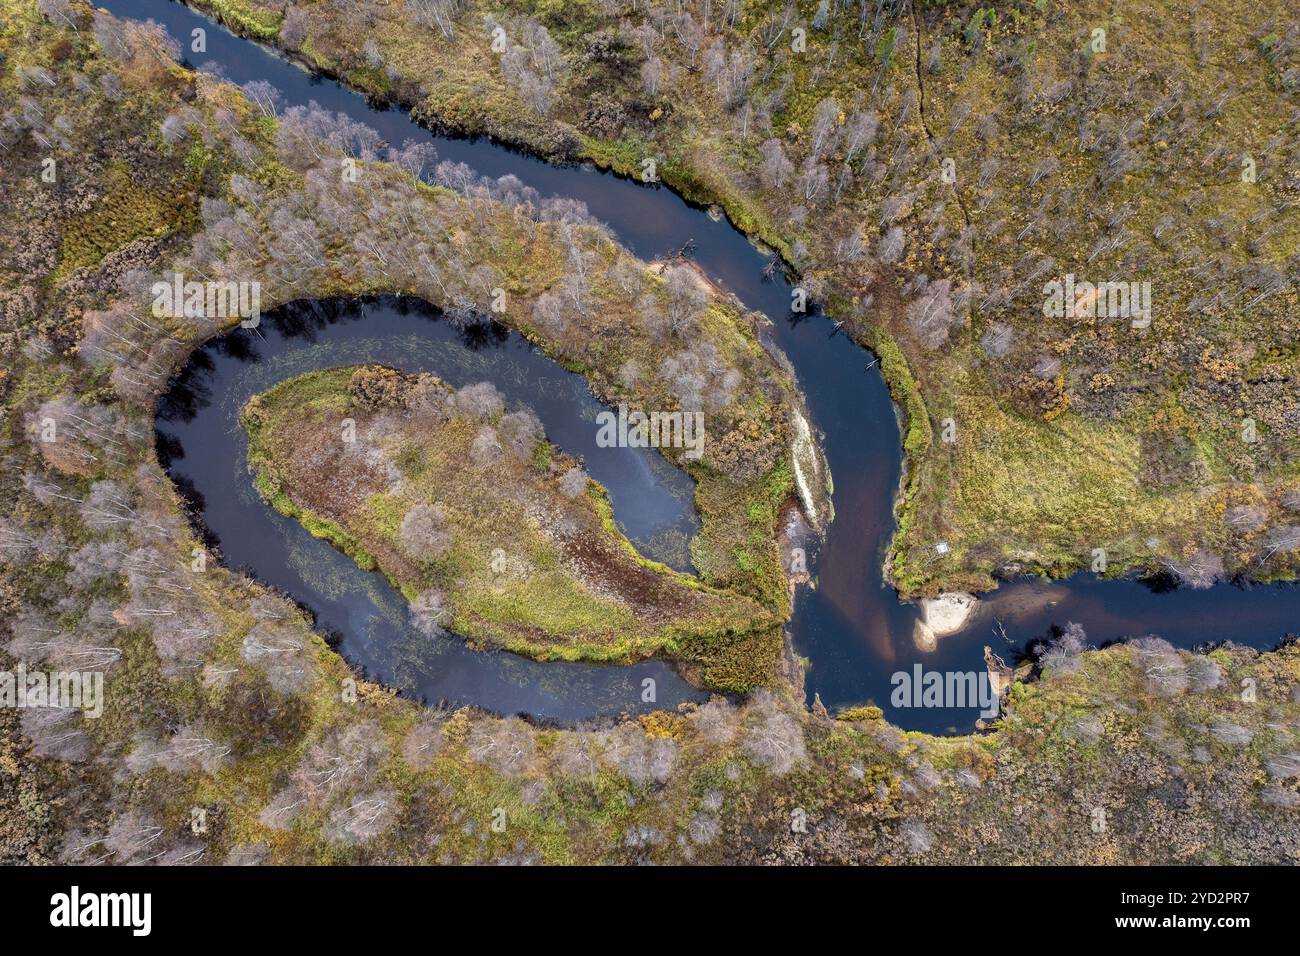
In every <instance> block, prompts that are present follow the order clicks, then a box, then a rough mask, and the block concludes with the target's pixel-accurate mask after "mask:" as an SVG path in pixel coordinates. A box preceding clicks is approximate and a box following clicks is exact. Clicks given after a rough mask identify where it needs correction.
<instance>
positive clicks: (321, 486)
mask: <svg viewBox="0 0 1300 956" xmlns="http://www.w3.org/2000/svg"><path fill="white" fill-rule="evenodd" d="M242 421H243V423H244V426H245V427H246V428H247V430H248V433H249V437H250V442H249V467H250V468H252V469H253V470H254V471H255V473H256V485H257V487H258V489H259V490H260V492H261V493H262V495H263V496H264V497H265V498H266V499H267V501H269V502H270V503H271V504H272V505H273V506H274V507H275V508H276V509H278V510H279V511H281V512H283V513H284V514H286V515H289V516H290V517H294V518H297V519H298V520H299V521H301V522H302V523H303V524H304V525H306V527H307V528H308V529H310V530H311V532H312V533H313V534H314V535H316V536H317V537H322V538H326V539H327V540H329V541H330V542H332V543H333V544H334V545H336V546H337V547H339V548H340V549H342V550H343V551H344V552H346V553H347V554H349V555H351V556H352V557H353V558H355V559H356V561H357V563H358V564H359V565H361V566H362V567H364V568H378V569H379V570H381V571H382V572H383V573H384V574H385V575H386V576H387V577H388V578H389V579H390V580H391V581H392V582H393V583H394V585H395V586H396V587H397V588H398V589H399V590H400V591H401V592H402V593H403V594H404V595H405V596H406V598H407V600H408V601H409V602H410V603H411V606H412V619H413V621H414V622H415V624H416V625H417V626H418V627H420V628H421V629H422V630H425V631H426V632H429V633H437V632H442V631H447V630H450V631H452V632H454V633H455V634H457V635H460V636H463V637H464V638H466V639H468V640H469V641H471V642H472V643H475V644H478V645H482V646H491V647H499V648H503V649H505V650H509V651H514V652H516V653H519V654H525V655H528V656H531V657H535V658H539V659H564V660H596V661H619V662H626V661H632V660H636V659H639V658H642V657H646V656H649V655H652V654H662V655H664V656H669V657H673V658H678V659H682V660H684V661H687V662H690V661H694V660H702V659H704V660H706V659H707V658H708V657H709V655H710V648H711V647H712V646H713V645H715V644H721V645H724V646H727V645H730V644H731V643H733V642H735V641H739V640H744V638H745V636H746V635H748V634H749V633H750V632H764V633H765V634H766V633H767V632H771V631H772V630H774V629H779V627H780V620H779V619H778V618H777V617H776V616H775V615H774V614H773V612H772V611H770V610H768V609H766V608H763V607H762V606H761V605H759V604H758V603H757V602H756V601H754V600H753V599H752V598H747V597H745V596H743V595H740V594H736V593H731V592H727V591H724V590H722V589H718V588H713V587H710V586H708V585H707V584H704V583H703V582H701V581H700V580H699V579H698V578H696V577H694V576H692V575H688V574H682V573H679V572H677V571H674V570H672V569H671V568H668V567H666V566H664V565H662V564H659V563H656V562H653V561H650V560H647V559H646V558H643V557H642V556H640V555H639V554H638V553H637V551H636V549H635V548H634V547H633V545H632V544H631V542H629V541H628V540H627V538H626V537H624V536H623V534H622V533H621V532H620V531H619V530H618V528H617V527H616V525H615V523H614V519H613V513H612V509H611V506H610V503H609V500H608V497H607V494H606V492H605V489H604V488H602V487H601V486H600V485H599V484H597V483H596V482H595V481H593V480H592V479H590V478H589V477H588V476H587V475H586V474H585V473H584V472H583V470H582V468H581V467H580V465H579V464H578V463H577V462H575V461H574V460H573V459H571V458H569V457H567V456H566V455H564V454H563V453H561V452H560V451H559V450H558V449H556V448H555V446H554V445H552V444H551V443H550V442H548V441H546V439H545V437H544V436H543V433H542V425H541V422H540V421H539V420H538V418H537V416H536V415H535V414H534V413H533V412H532V411H531V410H530V409H527V408H518V409H514V410H510V411H507V410H506V408H505V405H504V402H503V400H502V398H501V395H500V393H499V392H497V390H496V389H495V387H493V386H492V384H491V383H489V382H480V383H477V384H473V385H468V386H465V387H462V388H460V389H452V388H451V387H450V386H448V385H446V384H445V383H443V382H442V381H440V380H439V379H438V378H436V377H435V376H433V375H428V374H421V375H406V374H403V373H401V372H398V371H396V370H393V369H389V368H383V367H379V366H361V367H354V368H339V369H328V370H325V371H318V372H310V373H307V374H305V375H300V376H297V377H295V378H291V379H288V380H286V381H283V382H280V383H279V384H277V385H275V386H274V387H273V388H271V389H270V390H268V391H266V392H264V393H262V394H260V395H257V396H255V397H254V398H253V399H251V400H250V401H249V403H248V404H247V406H246V407H245V408H244V411H243V415H242ZM345 422H346V423H347V424H346V425H344V424H343V423H345ZM345 429H346V430H347V432H348V440H345V438H344V430H345Z"/></svg>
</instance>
